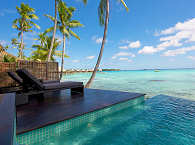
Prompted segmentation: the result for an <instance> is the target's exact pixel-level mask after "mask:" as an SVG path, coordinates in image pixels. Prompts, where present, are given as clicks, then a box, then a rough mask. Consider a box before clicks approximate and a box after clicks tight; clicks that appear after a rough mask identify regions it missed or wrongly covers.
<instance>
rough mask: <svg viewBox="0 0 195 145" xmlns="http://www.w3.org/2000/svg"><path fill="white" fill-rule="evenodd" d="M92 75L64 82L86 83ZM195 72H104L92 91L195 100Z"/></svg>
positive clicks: (82, 75) (78, 76) (181, 70)
mask: <svg viewBox="0 0 195 145" xmlns="http://www.w3.org/2000/svg"><path fill="white" fill-rule="evenodd" d="M90 76H91V73H75V74H72V75H64V76H63V80H73V81H82V82H84V83H86V82H87V81H88V80H89V78H90ZM194 84H195V69H176V70H160V72H154V71H153V70H145V71H143V70H138V71H105V72H99V73H97V75H96V77H95V81H94V83H93V84H92V88H95V89H105V90H115V91H116V90H118V91H128V92H138V93H144V94H146V95H147V97H152V96H156V95H159V94H165V95H169V96H176V97H180V98H185V99H190V100H195V85H194Z"/></svg>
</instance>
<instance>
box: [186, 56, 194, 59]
mask: <svg viewBox="0 0 195 145" xmlns="http://www.w3.org/2000/svg"><path fill="white" fill-rule="evenodd" d="M187 58H189V59H192V60H195V56H188V57H187Z"/></svg>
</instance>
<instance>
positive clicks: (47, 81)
mask: <svg viewBox="0 0 195 145" xmlns="http://www.w3.org/2000/svg"><path fill="white" fill-rule="evenodd" d="M40 81H41V83H44V84H47V83H60V80H40Z"/></svg>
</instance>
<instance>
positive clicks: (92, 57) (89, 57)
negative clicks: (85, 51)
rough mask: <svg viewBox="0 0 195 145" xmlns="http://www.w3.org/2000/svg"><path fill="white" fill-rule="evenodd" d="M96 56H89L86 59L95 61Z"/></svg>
mask: <svg viewBox="0 0 195 145" xmlns="http://www.w3.org/2000/svg"><path fill="white" fill-rule="evenodd" d="M94 58H95V56H87V57H86V59H94Z"/></svg>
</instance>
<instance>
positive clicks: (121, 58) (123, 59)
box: [118, 57, 132, 62]
mask: <svg viewBox="0 0 195 145" xmlns="http://www.w3.org/2000/svg"><path fill="white" fill-rule="evenodd" d="M118 60H120V61H127V62H132V60H131V59H129V58H128V57H120V58H119V59H118Z"/></svg>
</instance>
